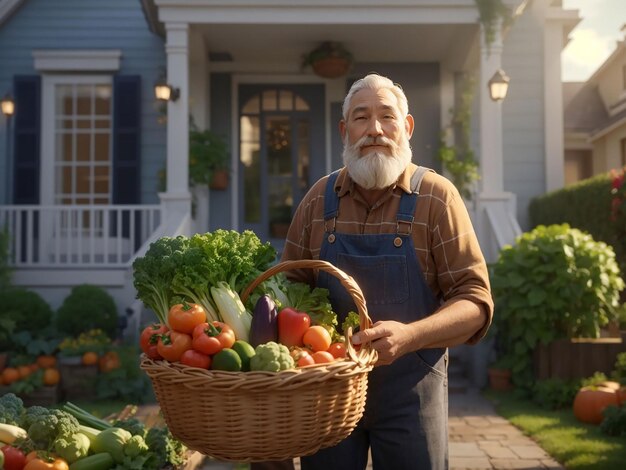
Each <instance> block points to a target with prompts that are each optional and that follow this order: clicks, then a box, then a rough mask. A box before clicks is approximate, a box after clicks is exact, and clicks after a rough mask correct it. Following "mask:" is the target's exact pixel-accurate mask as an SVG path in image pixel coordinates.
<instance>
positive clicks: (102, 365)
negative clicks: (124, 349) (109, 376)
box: [98, 351, 120, 372]
mask: <svg viewBox="0 0 626 470" xmlns="http://www.w3.org/2000/svg"><path fill="white" fill-rule="evenodd" d="M98 367H99V369H100V372H110V371H112V370H114V369H117V368H118V367H120V357H119V356H118V354H117V353H116V352H115V351H109V352H108V353H106V354H104V355H103V356H102V357H100V359H99V361H98Z"/></svg>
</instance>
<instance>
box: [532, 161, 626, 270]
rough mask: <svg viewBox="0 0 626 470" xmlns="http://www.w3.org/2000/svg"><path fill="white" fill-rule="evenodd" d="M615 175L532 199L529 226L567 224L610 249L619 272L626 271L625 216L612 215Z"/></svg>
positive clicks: (594, 179)
mask: <svg viewBox="0 0 626 470" xmlns="http://www.w3.org/2000/svg"><path fill="white" fill-rule="evenodd" d="M613 180H614V175H612V174H609V173H605V174H602V175H597V176H594V177H593V178H589V179H586V180H583V181H580V182H578V183H576V184H572V185H570V186H567V187H565V188H562V189H559V190H557V191H552V192H550V193H546V194H543V195H542V196H540V197H537V198H534V199H533V200H532V201H531V202H530V205H529V207H528V215H529V218H530V223H531V224H532V226H533V227H534V226H537V225H552V224H563V223H566V224H569V225H570V226H571V227H575V228H578V229H580V230H582V231H585V232H588V233H589V234H590V235H591V236H592V237H593V238H594V239H595V240H598V241H603V242H605V243H608V244H609V245H611V246H612V247H613V249H614V250H615V254H616V259H617V260H618V264H619V265H620V267H621V269H622V272H626V236H625V235H626V233H625V227H626V223H625V222H626V214H622V215H623V217H622V218H621V219H620V220H613V218H612V214H611V208H612V199H613V197H614V194H613V192H612V185H613Z"/></svg>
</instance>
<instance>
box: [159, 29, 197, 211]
mask: <svg viewBox="0 0 626 470" xmlns="http://www.w3.org/2000/svg"><path fill="white" fill-rule="evenodd" d="M165 31H166V38H167V39H166V44H165V52H166V54H167V83H168V84H169V85H170V86H172V87H173V88H178V89H179V90H180V96H179V97H178V99H177V100H176V101H171V100H170V101H168V102H167V186H166V188H167V189H166V191H167V192H166V193H165V194H162V195H161V201H162V203H163V204H164V210H165V211H166V213H165V216H166V218H168V219H170V220H173V218H176V219H179V218H180V217H185V216H188V215H189V214H190V213H191V194H190V192H189V60H188V58H189V25H188V24H187V23H166V24H165Z"/></svg>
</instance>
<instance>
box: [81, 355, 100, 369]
mask: <svg viewBox="0 0 626 470" xmlns="http://www.w3.org/2000/svg"><path fill="white" fill-rule="evenodd" d="M82 362H83V364H84V365H86V366H92V365H94V364H98V353H95V352H93V351H87V352H86V353H85V354H83V358H82Z"/></svg>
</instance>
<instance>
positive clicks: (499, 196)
mask: <svg viewBox="0 0 626 470" xmlns="http://www.w3.org/2000/svg"><path fill="white" fill-rule="evenodd" d="M502 48H503V45H502V35H501V30H500V25H497V26H496V28H495V38H494V41H493V43H492V44H490V45H489V46H487V44H486V42H485V32H484V30H483V31H482V34H481V48H480V83H479V86H478V88H479V94H480V117H479V123H480V176H481V185H480V188H481V190H480V193H479V194H478V197H477V200H476V213H475V220H474V228H475V230H476V235H477V236H478V240H479V241H480V245H481V248H482V250H483V253H484V255H485V258H486V260H487V262H494V261H496V260H497V258H498V255H499V252H500V249H501V248H502V247H503V246H504V245H506V244H513V243H514V242H515V238H516V237H517V236H518V235H519V234H520V233H521V229H520V227H519V224H518V222H517V215H516V212H517V208H516V205H517V204H516V200H515V195H514V194H513V193H510V192H505V191H504V172H503V158H504V156H503V146H502V102H495V101H493V100H492V99H491V97H490V95H489V89H488V83H489V80H490V79H491V77H492V76H493V75H494V73H495V72H496V71H497V70H498V69H499V68H500V67H501V63H502ZM511 81H512V83H513V86H514V84H515V77H512V79H511Z"/></svg>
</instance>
